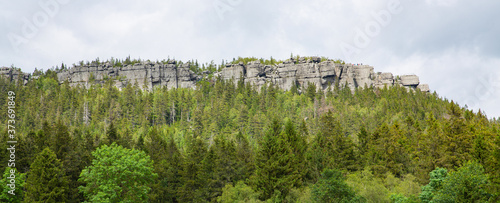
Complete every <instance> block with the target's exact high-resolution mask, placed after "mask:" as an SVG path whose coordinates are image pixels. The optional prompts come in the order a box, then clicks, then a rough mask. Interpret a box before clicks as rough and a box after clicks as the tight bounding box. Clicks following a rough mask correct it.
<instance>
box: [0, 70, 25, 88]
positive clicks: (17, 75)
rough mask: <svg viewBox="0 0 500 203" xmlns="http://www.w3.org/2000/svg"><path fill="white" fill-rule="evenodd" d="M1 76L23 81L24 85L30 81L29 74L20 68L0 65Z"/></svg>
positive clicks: (9, 79)
mask: <svg viewBox="0 0 500 203" xmlns="http://www.w3.org/2000/svg"><path fill="white" fill-rule="evenodd" d="M0 76H3V77H4V78H7V80H8V81H11V82H16V83H17V82H22V83H23V84H24V85H26V84H27V83H28V80H29V78H30V75H29V74H25V73H23V72H21V71H20V70H18V69H15V68H9V67H0Z"/></svg>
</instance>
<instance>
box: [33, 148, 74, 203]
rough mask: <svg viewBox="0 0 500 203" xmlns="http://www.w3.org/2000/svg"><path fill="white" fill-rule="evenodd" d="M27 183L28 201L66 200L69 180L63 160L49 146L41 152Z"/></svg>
mask: <svg viewBox="0 0 500 203" xmlns="http://www.w3.org/2000/svg"><path fill="white" fill-rule="evenodd" d="M27 176H28V178H27V179H26V183H25V189H26V192H25V196H24V201H26V202H66V200H67V199H66V191H67V190H68V185H67V184H68V180H67V177H66V175H65V174H64V170H63V166H62V163H61V161H60V160H59V159H58V158H57V156H56V154H55V153H54V152H52V150H50V149H49V148H48V147H47V148H45V149H44V150H43V151H42V152H40V153H39V154H38V155H37V156H36V158H35V161H34V162H33V164H31V167H30V171H29V172H28V173H27Z"/></svg>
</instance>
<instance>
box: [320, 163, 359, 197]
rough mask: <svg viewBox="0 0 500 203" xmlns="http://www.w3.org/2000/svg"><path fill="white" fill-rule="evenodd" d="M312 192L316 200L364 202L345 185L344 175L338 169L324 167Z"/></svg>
mask: <svg viewBox="0 0 500 203" xmlns="http://www.w3.org/2000/svg"><path fill="white" fill-rule="evenodd" d="M312 193H313V198H314V200H315V201H317V202H366V199H365V198H364V197H361V196H359V195H357V194H356V192H355V191H354V190H353V189H352V188H351V187H349V185H347V183H346V182H345V177H344V175H342V173H341V172H340V171H338V170H332V169H325V170H324V171H323V173H321V178H320V179H319V180H318V182H317V183H316V184H315V185H314V186H313V189H312Z"/></svg>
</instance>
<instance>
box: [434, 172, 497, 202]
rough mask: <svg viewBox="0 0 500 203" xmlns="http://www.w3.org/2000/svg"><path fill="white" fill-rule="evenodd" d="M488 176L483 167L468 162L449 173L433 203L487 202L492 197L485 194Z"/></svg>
mask: <svg viewBox="0 0 500 203" xmlns="http://www.w3.org/2000/svg"><path fill="white" fill-rule="evenodd" d="M488 184H489V181H488V176H487V175H486V174H484V169H483V166H481V165H480V164H479V163H477V162H468V163H467V164H465V165H464V166H462V167H460V168H458V170H457V171H454V172H451V173H450V174H449V175H448V176H447V177H446V178H445V179H444V180H443V182H442V187H441V189H440V190H439V191H438V192H437V194H436V195H435V196H434V198H433V199H432V201H433V202H436V203H439V202H450V203H451V202H487V201H488V200H489V198H490V197H492V195H491V194H490V193H488V192H487V190H486V187H487V186H488Z"/></svg>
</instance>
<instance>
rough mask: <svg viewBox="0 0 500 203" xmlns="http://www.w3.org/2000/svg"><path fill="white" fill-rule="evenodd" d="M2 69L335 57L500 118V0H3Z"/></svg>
mask: <svg viewBox="0 0 500 203" xmlns="http://www.w3.org/2000/svg"><path fill="white" fill-rule="evenodd" d="M0 2H1V5H2V6H1V8H0V16H1V17H0V66H10V65H14V66H16V67H19V68H21V69H22V70H23V71H24V72H30V73H31V72H33V70H34V69H35V67H36V68H38V69H44V70H47V69H48V68H51V67H54V66H57V65H60V64H61V63H62V62H64V63H65V64H73V63H77V62H78V61H80V60H85V61H87V60H88V61H91V60H93V59H95V58H97V57H99V58H100V59H101V60H103V59H108V58H111V57H115V58H122V59H123V58H125V57H127V56H128V55H130V56H131V57H132V58H139V57H140V58H141V59H151V60H156V59H159V60H161V59H166V58H168V57H170V58H175V59H180V60H190V59H198V61H199V62H210V61H211V60H214V61H215V62H216V63H220V61H221V60H223V59H224V60H228V61H230V60H232V58H233V57H238V56H255V57H258V58H261V57H262V58H269V57H270V56H272V57H274V58H277V59H286V58H288V57H289V56H290V54H291V53H293V54H295V55H297V54H298V55H301V56H326V57H329V58H332V59H343V60H345V61H346V62H351V63H363V64H369V65H372V66H374V67H375V71H376V72H392V73H394V74H398V75H402V74H417V75H419V76H420V81H421V83H428V84H429V85H430V88H431V91H437V93H438V94H439V95H440V96H442V97H446V98H448V99H450V100H454V101H457V102H458V103H459V104H460V105H461V106H464V105H466V104H467V105H468V106H469V107H470V108H472V109H475V111H477V110H478V109H479V108H480V109H482V110H484V111H485V112H486V114H487V115H488V117H489V118H491V117H499V116H500V107H499V106H500V105H499V104H500V69H499V68H500V39H499V37H500V23H499V22H498V20H499V19H500V12H498V11H499V10H500V1H497V0H476V1H465V0H421V1H411V0H399V1H398V0H376V1H375V0H372V1H366V0H351V1H346V0H321V1H298V0H287V1H281V0H276V1H264V0H196V1H195V0H164V1H151V0H142V1H133V0H123V1H105V0H99V1H97V0H87V1H74V0H39V1H8V0H0Z"/></svg>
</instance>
